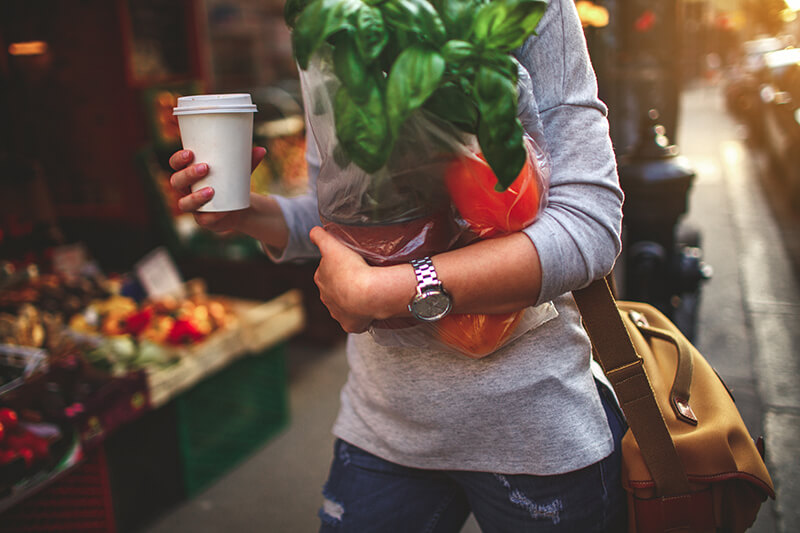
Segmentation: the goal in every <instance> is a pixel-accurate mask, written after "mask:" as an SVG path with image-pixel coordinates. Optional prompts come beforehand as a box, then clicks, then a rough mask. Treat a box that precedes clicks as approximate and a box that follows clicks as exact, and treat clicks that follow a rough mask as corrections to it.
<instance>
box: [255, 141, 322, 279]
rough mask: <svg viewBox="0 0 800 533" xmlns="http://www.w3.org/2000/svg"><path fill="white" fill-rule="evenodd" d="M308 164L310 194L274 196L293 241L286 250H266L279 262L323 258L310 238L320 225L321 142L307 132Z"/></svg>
mask: <svg viewBox="0 0 800 533" xmlns="http://www.w3.org/2000/svg"><path fill="white" fill-rule="evenodd" d="M310 131H311V129H310V128H308V127H306V132H310ZM306 162H307V163H308V191H306V193H305V194H303V195H300V196H294V197H291V198H285V197H283V196H277V195H276V196H274V198H275V200H276V201H277V202H278V206H279V207H280V208H281V211H282V212H283V217H284V218H285V219H286V225H287V226H288V228H289V240H288V242H287V244H286V248H284V249H283V250H278V249H275V248H272V247H269V246H264V251H265V252H266V253H267V255H268V256H269V258H270V259H272V260H273V261H274V262H276V263H285V262H289V261H298V260H303V259H314V258H317V257H319V250H318V249H317V247H316V246H314V245H313V244H312V243H311V240H310V239H309V237H308V232H309V231H311V228H313V227H314V226H319V225H320V220H319V208H318V207H317V175H318V174H319V167H320V156H319V150H317V143H316V142H314V138H313V137H312V136H311V134H310V133H306Z"/></svg>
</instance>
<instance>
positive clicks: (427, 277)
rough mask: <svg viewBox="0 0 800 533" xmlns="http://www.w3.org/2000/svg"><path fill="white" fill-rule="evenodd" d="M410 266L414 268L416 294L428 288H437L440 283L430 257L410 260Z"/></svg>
mask: <svg viewBox="0 0 800 533" xmlns="http://www.w3.org/2000/svg"><path fill="white" fill-rule="evenodd" d="M411 266H412V267H414V274H415V275H416V276H417V292H418V293H422V292H423V291H424V290H425V289H427V288H428V287H439V286H441V285H442V282H441V281H439V276H437V275H436V269H435V268H434V266H433V261H432V260H431V258H430V257H423V258H422V259H412V260H411Z"/></svg>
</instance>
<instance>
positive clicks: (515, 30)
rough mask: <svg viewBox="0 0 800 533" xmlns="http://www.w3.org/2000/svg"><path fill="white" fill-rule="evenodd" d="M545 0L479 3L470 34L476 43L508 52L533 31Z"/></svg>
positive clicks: (500, 0) (543, 9)
mask: <svg viewBox="0 0 800 533" xmlns="http://www.w3.org/2000/svg"><path fill="white" fill-rule="evenodd" d="M546 8H547V0H494V1H493V2H490V3H488V4H485V5H483V6H481V8H480V10H479V11H478V13H477V15H476V16H475V19H474V23H473V27H472V30H473V31H472V35H473V36H474V42H475V44H476V45H477V46H481V47H483V48H487V49H494V50H500V51H503V52H508V51H511V50H514V49H515V48H518V47H520V46H522V43H524V42H525V39H527V38H528V37H529V36H531V35H533V34H535V33H536V26H538V25H539V21H540V20H541V19H542V16H543V15H544V11H545V9H546Z"/></svg>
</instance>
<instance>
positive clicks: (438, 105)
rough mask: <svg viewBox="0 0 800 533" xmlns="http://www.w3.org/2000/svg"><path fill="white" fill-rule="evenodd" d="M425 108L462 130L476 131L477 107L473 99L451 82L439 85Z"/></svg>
mask: <svg viewBox="0 0 800 533" xmlns="http://www.w3.org/2000/svg"><path fill="white" fill-rule="evenodd" d="M425 109H427V110H428V111H430V112H432V113H433V114H435V115H436V116H438V117H439V118H442V119H444V120H446V121H448V122H452V123H453V124H455V125H456V126H457V127H458V128H459V129H461V130H462V131H465V132H467V133H473V134H474V133H476V132H477V124H478V108H477V107H476V105H475V102H474V100H473V99H472V98H470V97H469V96H467V94H466V93H464V91H463V90H462V89H461V88H460V87H458V86H456V85H454V84H452V83H450V84H447V85H443V86H441V87H439V88H438V89H437V90H436V91H435V92H434V93H433V94H432V95H431V97H430V98H428V101H427V102H426V103H425Z"/></svg>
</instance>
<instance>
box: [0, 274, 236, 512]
mask: <svg viewBox="0 0 800 533" xmlns="http://www.w3.org/2000/svg"><path fill="white" fill-rule="evenodd" d="M4 272H5V274H4V275H3V276H2V277H0V499H1V498H4V497H6V496H9V495H11V494H18V493H25V491H26V490H28V489H29V488H31V487H33V486H35V485H36V483H38V482H41V481H42V479H45V478H46V477H47V476H49V475H55V473H57V472H60V471H63V470H65V469H67V468H69V466H70V465H72V464H74V463H75V462H76V461H78V460H80V457H81V456H82V452H83V451H84V450H87V449H88V448H89V447H91V446H95V445H97V444H98V443H100V442H102V440H103V439H104V438H105V436H106V435H108V433H109V432H111V431H113V430H115V429H116V428H117V427H119V426H120V425H122V424H125V423H127V422H129V421H131V420H134V419H136V418H138V417H139V416H141V414H142V413H143V412H145V411H147V410H148V409H149V408H150V406H151V404H150V396H151V390H150V387H151V385H152V384H151V382H150V376H152V375H161V373H162V371H164V370H172V369H177V371H176V372H172V373H169V372H168V373H167V375H168V377H169V379H174V378H175V377H176V376H178V377H180V376H181V375H187V371H186V370H183V369H182V368H183V367H181V366H180V363H181V362H182V361H183V360H184V359H192V358H194V357H195V356H197V357H198V359H199V358H200V357H199V356H200V355H203V357H206V356H207V355H208V354H212V353H213V355H215V356H216V358H217V359H219V360H224V359H225V358H226V357H230V356H231V354H229V353H226V352H225V350H224V348H226V347H227V348H229V349H230V350H234V351H235V350H243V349H245V345H244V343H239V344H234V343H231V342H230V341H229V339H230V338H231V337H241V333H242V331H241V329H240V326H241V320H240V318H239V316H238V315H237V312H236V311H235V310H234V309H233V308H232V305H233V304H232V303H230V302H228V301H226V300H223V299H220V298H215V297H211V296H210V295H208V294H207V291H206V287H205V284H204V282H203V281H202V280H193V281H190V282H188V283H185V284H184V285H183V287H182V288H183V289H184V290H183V293H182V294H181V295H180V296H163V297H159V298H148V297H146V296H145V295H144V293H143V290H142V288H141V286H140V285H137V283H136V282H135V280H132V279H131V278H129V277H127V276H111V277H105V276H103V275H100V274H92V275H89V276H84V277H74V276H64V275H59V274H55V273H41V272H39V270H38V269H37V268H36V267H26V268H23V269H14V268H10V267H8V266H4ZM239 305H240V306H241V305H242V304H241V303H240V304H239ZM237 328H238V329H237ZM223 330H224V331H225V333H224V334H222V335H221V336H214V334H215V333H217V332H222V331H223ZM210 337H214V338H216V339H217V342H215V343H212V345H211V346H209V348H208V349H206V350H205V352H208V354H206V353H205V352H201V351H199V350H200V348H201V347H202V346H203V343H204V342H205V341H207V340H208V339H209V338H210ZM220 340H222V341H223V342H219V341H220ZM225 342H228V344H224V343H225ZM220 348H223V350H220ZM230 350H228V351H230ZM203 364H205V363H203ZM189 373H190V374H191V376H187V377H191V378H192V379H195V380H196V379H200V376H201V375H202V369H201V368H199V366H198V365H197V364H195V365H194V366H192V368H191V372H189ZM167 381H169V380H167ZM162 382H164V380H163V379H162V380H160V381H158V383H161V384H163V383H162ZM165 392H166V391H164V390H163V389H159V391H158V394H159V395H160V396H159V397H161V398H162V401H163V397H164V394H165ZM0 501H1V500H0Z"/></svg>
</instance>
